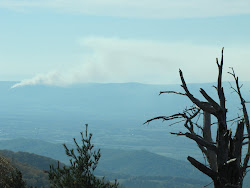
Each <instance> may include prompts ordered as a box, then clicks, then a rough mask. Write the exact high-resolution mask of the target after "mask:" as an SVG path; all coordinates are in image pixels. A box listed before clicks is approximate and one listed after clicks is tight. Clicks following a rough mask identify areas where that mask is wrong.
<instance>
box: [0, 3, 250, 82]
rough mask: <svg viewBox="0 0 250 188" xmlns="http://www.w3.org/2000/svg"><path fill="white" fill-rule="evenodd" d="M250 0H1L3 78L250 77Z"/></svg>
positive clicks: (166, 79) (200, 79)
mask: <svg viewBox="0 0 250 188" xmlns="http://www.w3.org/2000/svg"><path fill="white" fill-rule="evenodd" d="M249 33H250V3H249V0H238V1H234V0H189V1H186V0H143V1H142V0H25V1H24V0H0V80H1V81H18V83H17V84H16V85H15V86H14V87H17V86H25V85H35V84H47V85H56V86H68V85H71V84H78V83H92V82H98V83H124V82H139V83H146V84H176V83H180V78H179V74H178V71H179V69H181V70H182V71H183V73H184V77H185V79H186V81H187V82H188V83H201V82H215V81H216V79H217V73H218V70H217V65H216V61H215V60H216V57H218V58H219V59H220V57H221V49H222V47H224V48H225V50H224V76H223V79H224V81H228V80H232V78H231V76H230V75H229V74H227V72H228V71H230V69H229V67H233V68H234V70H235V72H236V74H237V75H238V76H239V78H240V80H242V81H250V77H249V73H248V72H249V70H250V34H249Z"/></svg>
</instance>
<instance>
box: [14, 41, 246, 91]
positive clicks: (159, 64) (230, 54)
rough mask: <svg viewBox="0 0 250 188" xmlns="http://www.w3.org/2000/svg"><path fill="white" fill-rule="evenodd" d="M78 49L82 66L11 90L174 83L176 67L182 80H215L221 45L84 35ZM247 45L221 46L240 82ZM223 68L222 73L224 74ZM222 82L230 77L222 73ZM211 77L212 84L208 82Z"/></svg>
mask: <svg viewBox="0 0 250 188" xmlns="http://www.w3.org/2000/svg"><path fill="white" fill-rule="evenodd" d="M80 43H81V45H82V46H83V47H84V49H85V50H86V51H84V55H83V60H82V63H80V64H79V65H75V67H72V66H71V65H70V64H69V65H68V68H67V70H65V71H54V72H50V71H48V72H49V73H46V74H39V75H37V76H35V77H33V78H31V79H27V80H23V81H21V82H20V83H17V84H15V85H13V86H12V88H16V87H20V86H25V85H36V84H45V85H55V86H67V85H70V84H75V83H92V82H98V83H121V82H140V83H149V84H173V83H179V82H180V81H179V76H178V70H179V68H181V69H182V70H183V72H184V74H185V78H186V80H187V82H213V81H216V77H217V67H216V63H215V58H216V57H219V58H220V55H221V54H220V51H221V47H218V46H201V45H194V44H188V43H168V42H159V41H147V40H131V39H126V40H125V39H120V38H102V37H87V38H83V39H81V40H80ZM248 52H249V47H244V48H235V49H233V48H225V61H226V66H227V67H225V68H228V67H235V70H236V71H237V74H238V75H240V76H241V80H245V81H247V80H249V78H248V72H247V71H246V70H249V68H250V64H249V62H250V55H249V53H248ZM227 70H229V69H226V71H227ZM224 77H225V78H226V80H230V78H231V77H230V76H229V75H227V74H224ZM213 79H214V80H213Z"/></svg>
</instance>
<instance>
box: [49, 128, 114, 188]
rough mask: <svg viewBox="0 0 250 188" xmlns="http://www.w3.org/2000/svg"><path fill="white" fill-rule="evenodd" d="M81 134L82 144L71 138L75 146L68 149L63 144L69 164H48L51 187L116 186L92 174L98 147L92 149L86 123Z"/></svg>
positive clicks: (102, 187) (93, 187) (89, 187)
mask: <svg viewBox="0 0 250 188" xmlns="http://www.w3.org/2000/svg"><path fill="white" fill-rule="evenodd" d="M80 134H81V141H82V145H79V144H78V143H77V141H76V139H75V138H73V140H74V143H75V146H76V148H75V149H69V148H68V147H67V146H66V145H65V144H63V146H64V148H65V152H66V155H67V156H69V157H70V166H63V167H62V168H61V167H60V166H59V162H58V166H57V167H56V168H55V167H54V166H53V165H51V166H50V171H49V180H50V183H51V187H52V188H118V183H117V182H116V181H115V183H111V182H109V181H106V180H105V179H104V178H102V179H100V178H97V177H95V176H94V174H93V173H94V171H95V169H96V167H97V165H98V161H99V159H100V157H101V153H100V149H98V150H94V145H93V144H91V138H92V134H91V133H90V134H88V124H86V130H85V134H83V132H81V133H80Z"/></svg>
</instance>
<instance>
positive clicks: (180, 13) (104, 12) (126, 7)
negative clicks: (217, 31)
mask: <svg viewBox="0 0 250 188" xmlns="http://www.w3.org/2000/svg"><path fill="white" fill-rule="evenodd" d="M0 7H2V8H10V9H27V8H33V9H34V8H46V9H55V10H58V11H64V12H71V13H82V14H87V15H99V16H115V17H131V18H192V17H215V16H230V15H240V14H250V4H249V1H248V0H238V1H233V0H189V1H187V0H175V1H173V0H143V2H142V1H141V0H119V1H118V0H84V1H83V0H70V1H69V0H8V1H6V0H0Z"/></svg>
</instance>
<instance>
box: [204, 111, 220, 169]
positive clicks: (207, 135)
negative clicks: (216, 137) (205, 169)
mask: <svg viewBox="0 0 250 188" xmlns="http://www.w3.org/2000/svg"><path fill="white" fill-rule="evenodd" d="M203 137H204V139H205V140H206V141H207V142H211V143H212V142H213V139H212V134H211V115H210V114H209V113H207V112H205V111H204V112H203ZM206 157H207V161H208V163H209V166H210V168H211V169H212V170H213V171H217V162H216V160H217V159H216V153H215V152H214V151H212V150H210V149H208V150H207V153H206Z"/></svg>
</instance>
